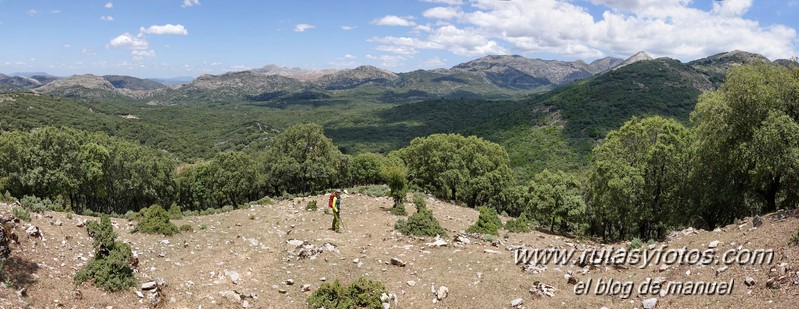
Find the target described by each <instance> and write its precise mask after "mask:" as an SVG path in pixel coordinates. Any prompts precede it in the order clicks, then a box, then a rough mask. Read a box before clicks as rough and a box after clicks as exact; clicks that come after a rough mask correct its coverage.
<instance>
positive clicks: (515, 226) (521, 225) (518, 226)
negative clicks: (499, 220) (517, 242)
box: [505, 213, 530, 233]
mask: <svg viewBox="0 0 799 309" xmlns="http://www.w3.org/2000/svg"><path fill="white" fill-rule="evenodd" d="M505 229H506V230H508V232H510V233H527V232H529V231H530V221H529V220H527V215H525V214H524V213H522V214H521V215H520V216H519V217H518V218H516V219H515V220H513V219H512V220H509V221H508V223H506V224H505Z"/></svg>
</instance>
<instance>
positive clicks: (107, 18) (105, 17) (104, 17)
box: [100, 15, 114, 21]
mask: <svg viewBox="0 0 799 309" xmlns="http://www.w3.org/2000/svg"><path fill="white" fill-rule="evenodd" d="M100 20H102V21H114V16H111V15H105V16H100Z"/></svg>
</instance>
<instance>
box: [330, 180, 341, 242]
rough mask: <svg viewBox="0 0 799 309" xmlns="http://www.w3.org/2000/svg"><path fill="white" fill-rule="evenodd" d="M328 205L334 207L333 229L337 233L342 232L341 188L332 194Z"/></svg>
mask: <svg viewBox="0 0 799 309" xmlns="http://www.w3.org/2000/svg"><path fill="white" fill-rule="evenodd" d="M327 206H328V207H330V208H332V209H333V231H336V233H340V232H341V215H340V212H341V190H336V192H334V193H333V194H330V200H329V201H328V204H327Z"/></svg>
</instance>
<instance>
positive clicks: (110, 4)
mask: <svg viewBox="0 0 799 309" xmlns="http://www.w3.org/2000/svg"><path fill="white" fill-rule="evenodd" d="M103 7H104V8H106V9H113V8H114V3H111V2H108V3H106V4H105V5H104V6H103Z"/></svg>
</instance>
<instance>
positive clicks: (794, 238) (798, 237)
mask: <svg viewBox="0 0 799 309" xmlns="http://www.w3.org/2000/svg"><path fill="white" fill-rule="evenodd" d="M788 244H789V245H797V246H799V230H796V233H794V234H793V235H791V238H790V239H788Z"/></svg>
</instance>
